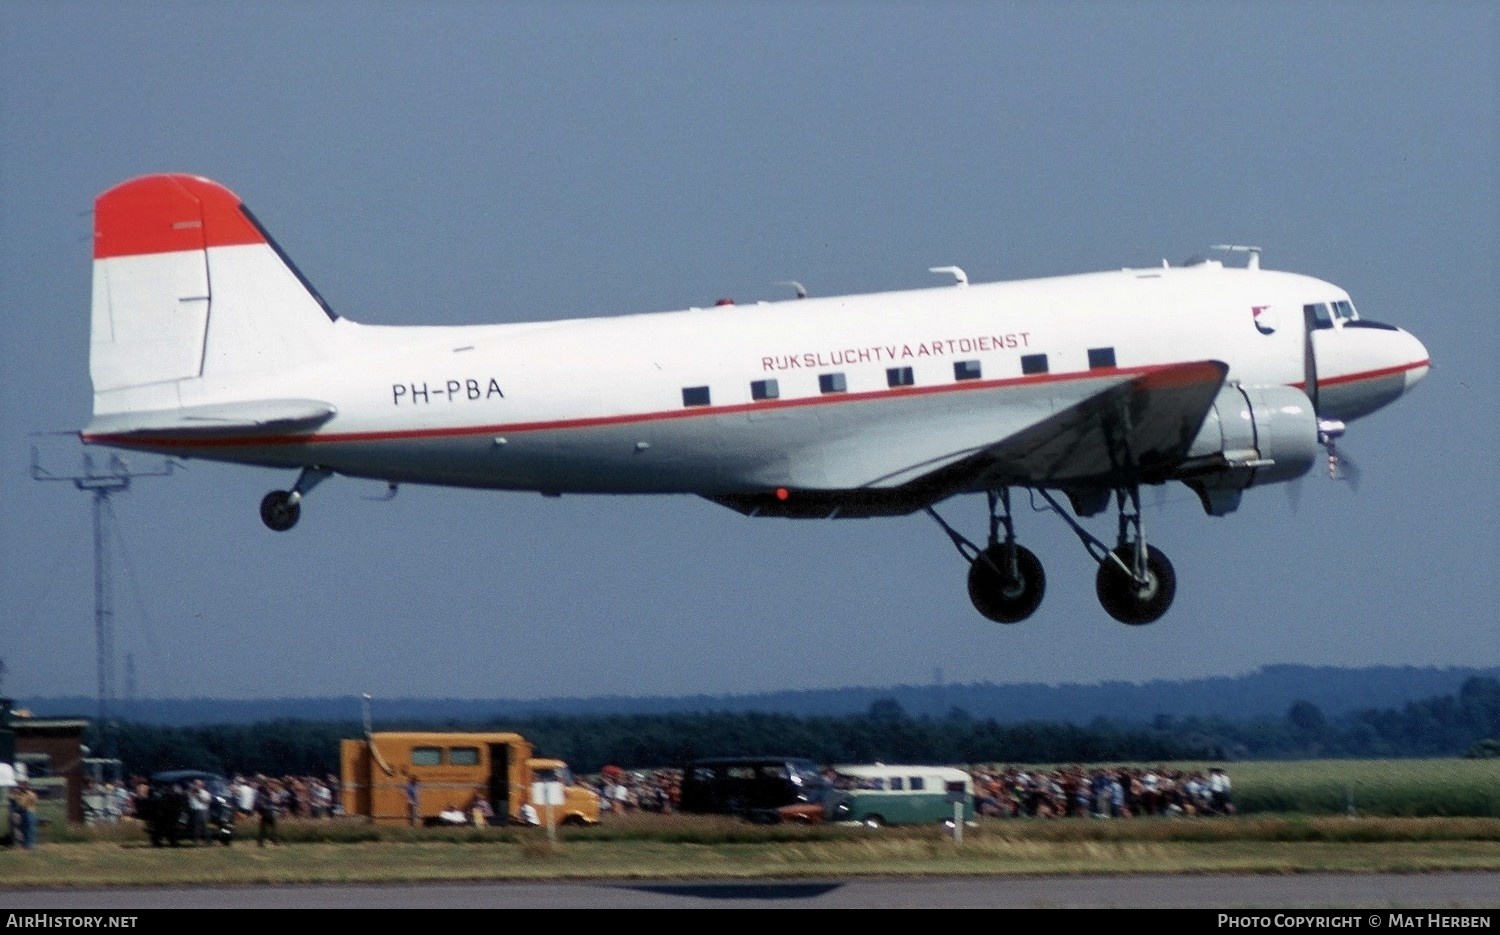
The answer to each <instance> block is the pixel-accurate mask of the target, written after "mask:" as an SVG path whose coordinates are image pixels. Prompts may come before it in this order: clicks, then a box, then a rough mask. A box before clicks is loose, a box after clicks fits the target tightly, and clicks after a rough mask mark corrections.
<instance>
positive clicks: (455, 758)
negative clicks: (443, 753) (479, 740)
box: [448, 747, 479, 766]
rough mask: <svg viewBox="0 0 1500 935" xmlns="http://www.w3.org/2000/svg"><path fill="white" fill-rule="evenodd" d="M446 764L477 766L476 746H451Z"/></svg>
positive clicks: (477, 754)
mask: <svg viewBox="0 0 1500 935" xmlns="http://www.w3.org/2000/svg"><path fill="white" fill-rule="evenodd" d="M448 764H449V765H450V766H478V765H479V748H478V747H453V748H451V749H450V750H449V751H448Z"/></svg>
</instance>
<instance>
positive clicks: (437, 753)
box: [411, 747, 443, 766]
mask: <svg viewBox="0 0 1500 935" xmlns="http://www.w3.org/2000/svg"><path fill="white" fill-rule="evenodd" d="M411 765H413V766H442V765H443V748H442V747H413V748H412V751H411Z"/></svg>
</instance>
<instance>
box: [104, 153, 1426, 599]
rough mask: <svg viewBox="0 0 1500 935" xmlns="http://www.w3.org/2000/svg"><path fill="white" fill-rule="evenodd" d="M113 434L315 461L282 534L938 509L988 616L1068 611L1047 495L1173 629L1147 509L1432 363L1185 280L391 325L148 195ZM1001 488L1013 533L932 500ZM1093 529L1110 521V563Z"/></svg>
mask: <svg viewBox="0 0 1500 935" xmlns="http://www.w3.org/2000/svg"><path fill="white" fill-rule="evenodd" d="M94 224H95V227H94V287H93V322H92V339H91V347H90V361H89V362H90V372H91V376H92V378H93V385H94V412H93V420H92V421H91V422H90V423H89V425H88V427H87V428H85V429H84V430H83V431H82V433H81V436H82V439H83V440H84V441H85V442H87V443H90V444H101V445H109V446H114V447H119V448H129V449H136V450H141V451H149V452H157V453H162V454H166V455H170V456H178V457H190V458H207V459H211V460H218V461H232V462H238V463H243V464H254V465H262V466H266V467H284V468H296V469H299V470H300V474H299V475H298V476H297V479H296V481H295V483H293V484H292V486H291V488H290V489H289V490H276V491H272V492H271V493H269V494H267V495H266V497H265V499H264V500H263V501H262V502H261V518H262V519H263V520H264V521H265V524H266V525H267V526H269V527H270V528H271V529H274V530H279V531H284V530H287V529H290V528H292V526H294V525H295V524H296V523H297V520H298V517H299V515H300V513H301V509H302V503H303V501H304V500H305V499H306V497H307V494H308V493H309V492H310V491H311V490H312V489H313V488H314V487H315V486H316V485H317V484H318V483H320V482H321V481H323V480H324V479H326V478H328V477H330V476H332V475H334V474H343V475H346V476H350V477H360V478H372V479H376V480H381V481H385V482H386V483H387V484H389V485H390V487H389V489H390V491H391V493H392V494H394V492H395V490H396V489H397V487H396V485H398V484H402V483H421V484H441V485H447V486H455V487H475V488H488V489H495V490H522V491H536V492H540V493H543V494H546V495H550V496H556V495H559V494H565V493H566V494H572V493H579V494H584V493H588V494H626V493H635V494H647V493H649V494H671V493H676V494H696V495H699V496H702V497H705V498H707V499H709V500H712V501H714V502H716V503H720V504H723V505H725V506H727V507H730V508H732V509H734V510H738V511H740V512H741V513H744V514H746V515H750V516H786V517H824V518H831V517H871V516H898V515H904V514H909V513H913V512H915V511H918V510H923V511H925V512H927V513H928V514H929V515H930V516H931V517H932V518H933V519H935V520H936V521H937V522H938V524H939V525H940V526H941V527H942V529H943V530H944V532H945V533H946V534H947V535H948V536H949V537H950V538H951V540H952V541H953V543H954V545H955V547H957V549H958V550H959V552H960V554H961V555H962V556H963V557H964V558H965V559H966V560H967V561H968V563H969V570H968V587H969V594H970V597H971V598H972V600H973V602H974V606H975V607H976V608H977V609H978V610H979V612H980V613H982V614H983V615H984V616H986V617H988V618H990V619H992V620H995V621H998V622H1001V623H1013V622H1016V621H1019V620H1023V619H1025V618H1026V617H1028V616H1030V615H1031V614H1032V613H1033V612H1034V611H1035V610H1036V608H1037V606H1038V605H1039V604H1040V602H1041V600H1042V597H1043V594H1044V592H1045V589H1046V577H1045V575H1044V573H1043V570H1042V566H1041V563H1040V562H1039V561H1038V560H1037V558H1036V556H1035V555H1034V554H1033V553H1032V552H1031V551H1030V550H1028V549H1026V548H1024V547H1023V546H1021V545H1019V544H1017V542H1016V535H1015V528H1014V522H1013V517H1012V513H1011V510H1010V502H1011V498H1010V493H1011V490H1012V489H1013V488H1020V489H1023V490H1027V491H1030V492H1032V494H1034V495H1037V496H1040V497H1042V498H1044V499H1045V500H1046V501H1047V502H1048V503H1049V504H1050V505H1051V506H1052V508H1053V509H1054V510H1055V511H1056V513H1057V514H1058V515H1059V516H1061V517H1062V518H1063V520H1064V521H1065V522H1067V523H1068V524H1069V526H1071V527H1072V529H1073V531H1074V532H1075V533H1076V534H1077V535H1078V536H1079V538H1080V539H1081V540H1082V541H1083V543H1084V546H1085V548H1086V549H1087V550H1088V551H1089V553H1090V555H1091V556H1092V557H1093V558H1094V559H1095V560H1096V561H1097V562H1098V566H1099V567H1098V573H1097V576H1096V590H1097V594H1098V597H1099V600H1100V602H1101V603H1102V605H1103V606H1104V609H1105V610H1106V611H1107V612H1108V613H1109V614H1110V615H1111V616H1113V617H1114V618H1116V619H1117V620H1120V621H1122V622H1124V623H1127V624H1142V623H1150V622H1152V621H1154V620H1156V619H1158V618H1160V617H1161V616H1162V614H1164V613H1165V612H1166V611H1167V609H1168V607H1169V606H1170V605H1171V602H1172V598H1173V595H1174V593H1175V590H1176V577H1175V573H1174V571H1173V568H1172V565H1171V563H1170V562H1168V560H1167V558H1166V556H1165V555H1163V554H1162V552H1161V551H1160V550H1158V549H1157V548H1156V547H1155V546H1152V545H1149V544H1148V543H1147V541H1146V534H1145V528H1144V526H1143V524H1142V519H1141V509H1140V488H1141V486H1142V485H1146V484H1163V483H1166V482H1169V481H1181V482H1183V483H1184V484H1186V485H1187V486H1188V487H1190V488H1192V489H1193V490H1194V491H1196V492H1197V494H1198V496H1199V498H1200V499H1201V501H1202V504H1203V508H1204V510H1205V511H1206V512H1207V513H1209V514H1210V515H1213V516H1222V515H1224V514H1227V513H1230V512H1233V511H1234V510H1235V509H1236V508H1237V507H1238V506H1239V503H1240V498H1241V494H1242V493H1243V492H1244V491H1245V490H1246V489H1248V488H1250V487H1254V486H1258V485H1262V484H1271V483H1278V482H1283V481H1290V480H1293V479H1295V478H1297V477H1300V476H1301V475H1303V474H1304V473H1306V472H1307V471H1308V470H1309V468H1310V467H1311V466H1312V465H1313V463H1314V462H1315V460H1317V458H1318V456H1319V454H1320V453H1321V452H1323V451H1325V450H1326V452H1327V455H1328V459H1329V464H1330V469H1332V467H1333V465H1334V464H1336V452H1335V449H1334V440H1335V439H1337V438H1338V437H1339V436H1340V435H1342V434H1343V432H1344V427H1345V424H1346V423H1347V422H1349V421H1352V420H1354V419H1357V418H1359V417H1361V416H1364V415H1368V414H1369V413H1371V412H1374V411H1375V410H1377V409H1379V408H1381V407H1383V406H1385V405H1388V404H1389V403H1391V402H1393V401H1394V400H1396V399H1397V398H1399V397H1400V396H1401V395H1403V394H1404V393H1406V392H1407V391H1408V390H1410V389H1411V388H1412V387H1413V386H1414V385H1415V384H1416V383H1417V382H1418V381H1419V380H1421V379H1422V377H1423V376H1425V375H1426V373H1427V371H1428V367H1429V361H1428V354H1427V349H1426V348H1424V347H1423V346H1422V344H1421V342H1419V341H1418V340H1417V339H1416V338H1415V337H1413V336H1412V335H1410V334H1408V333H1407V332H1405V331H1403V330H1401V329H1399V328H1395V327H1392V326H1390V325H1384V324H1378V323H1376V322H1373V321H1369V320H1367V319H1363V318H1361V317H1360V316H1359V315H1358V313H1357V312H1356V311H1355V309H1354V305H1353V303H1352V302H1351V301H1350V299H1349V295H1348V293H1346V292H1345V291H1344V290H1343V289H1340V288H1339V287H1337V286H1335V285H1332V284H1331V283H1327V282H1323V281H1321V280H1318V279H1314V278H1311V277H1308V276H1302V275H1297V274H1293V273H1285V272H1273V271H1270V270H1264V269H1261V268H1260V250H1259V248H1256V247H1241V246H1229V247H1223V248H1220V249H1231V250H1240V251H1244V252H1246V253H1247V254H1248V262H1247V264H1246V265H1245V266H1244V267H1230V268H1226V267H1225V266H1224V265H1223V264H1222V263H1220V262H1218V261H1213V260H1195V261H1192V262H1190V263H1188V264H1187V265H1185V266H1180V267H1170V266H1168V265H1167V264H1165V263H1163V265H1162V266H1161V267H1153V268H1149V269H1122V270H1118V271H1110V272H1100V273H1088V274H1083V275H1076V276H1060V277H1054V278H1047V279H1032V280H1024V281H1017V282H1000V283H990V284H973V285H970V284H969V282H968V278H967V277H966V276H965V275H964V273H963V271H962V270H961V269H959V268H957V267H938V268H935V269H934V270H933V272H940V273H946V274H951V275H952V277H953V278H954V279H955V280H956V282H955V283H954V284H944V285H942V286H939V287H936V288H925V289H917V290H911V291H902V292H886V293H877V294H871V295H853V296H839V297H833V298H802V297H801V296H802V295H804V294H805V293H804V290H802V288H801V287H800V285H799V284H796V283H789V285H794V286H797V291H798V295H799V297H798V298H789V299H788V300H787V301H781V302H771V303H765V302H761V303H756V304H754V305H734V304H732V303H725V302H721V303H720V304H719V305H717V306H715V307H709V308H690V309H687V310H684V311H675V312H662V313H658V314H639V315H624V316H619V317H609V318H583V319H575V320H570V321H545V322H534V323H525V324H500V325H478V326H469V325H465V326H453V327H377V326H369V325H360V324H356V323H354V322H352V321H350V320H348V319H347V318H343V317H341V316H339V315H337V314H335V313H334V311H333V310H332V309H331V308H330V307H329V306H328V304H327V303H326V302H324V301H323V299H322V298H321V297H320V296H319V295H318V293H317V292H316V291H315V290H314V289H313V288H312V286H311V285H309V283H308V281H307V280H306V278H304V277H303V275H302V274H301V272H299V271H298V269H297V267H296V266H294V265H293V264H292V262H291V260H290V259H289V258H288V257H287V256H286V254H285V253H284V252H283V251H282V250H281V249H280V248H279V247H278V246H277V244H276V242H275V241H274V240H272V239H271V237H270V235H269V234H268V233H266V230H265V228H264V227H262V226H261V224H260V222H259V221H257V220H256V218H255V217H254V216H253V215H252V214H251V213H250V212H249V210H248V209H246V208H245V206H244V205H243V204H242V203H241V201H240V199H239V197H237V196H236V195H235V194H234V193H233V192H231V191H229V190H228V189H227V188H224V187H223V186H221V185H219V184H217V183H215V182H212V181H210V180H208V179H204V178H199V177H195V176H189V175H151V176H145V177H142V178H137V179H133V180H131V181H128V182H124V183H123V184H121V185H119V186H117V187H115V188H112V189H110V190H109V191H107V192H105V193H104V194H102V195H100V196H99V199H98V201H97V204H96V210H95V214H94ZM964 493H984V494H986V495H987V497H988V501H989V535H988V537H987V540H986V541H985V542H984V544H983V545H980V544H977V543H974V542H972V541H970V540H969V539H967V538H965V537H964V536H963V535H961V534H960V533H959V532H958V531H957V530H955V529H954V528H953V527H952V526H951V525H949V524H948V523H947V522H946V521H945V520H944V519H943V518H942V517H940V516H939V515H938V514H937V512H936V511H935V510H934V509H933V507H934V505H935V504H937V503H939V502H940V501H943V500H945V499H947V498H949V497H952V496H955V495H957V494H964ZM1058 494H1062V495H1063V496H1065V497H1066V499H1067V500H1068V501H1069V504H1070V506H1071V508H1072V513H1073V514H1076V515H1077V517H1090V516H1094V515H1096V514H1098V513H1100V512H1101V511H1103V510H1105V509H1106V508H1107V507H1109V506H1110V503H1111V501H1113V502H1114V504H1115V508H1116V510H1117V512H1118V515H1119V524H1118V535H1117V538H1116V541H1115V543H1114V544H1113V545H1110V544H1107V543H1105V542H1103V541H1101V540H1100V539H1099V538H1097V537H1095V536H1094V535H1092V534H1090V533H1089V532H1088V531H1087V530H1086V529H1085V528H1084V527H1083V525H1082V524H1081V523H1080V522H1079V521H1078V519H1077V518H1075V517H1074V516H1073V515H1070V513H1069V511H1068V509H1066V508H1065V507H1064V506H1063V505H1062V504H1061V503H1059V501H1058V499H1057V495H1058Z"/></svg>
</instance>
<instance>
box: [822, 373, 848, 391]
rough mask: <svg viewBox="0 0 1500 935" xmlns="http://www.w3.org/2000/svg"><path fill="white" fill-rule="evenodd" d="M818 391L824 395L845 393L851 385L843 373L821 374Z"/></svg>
mask: <svg viewBox="0 0 1500 935" xmlns="http://www.w3.org/2000/svg"><path fill="white" fill-rule="evenodd" d="M818 389H819V390H820V391H821V392H824V393H844V392H847V391H848V389H849V383H848V381H847V380H845V379H844V375H843V374H842V373H820V374H818Z"/></svg>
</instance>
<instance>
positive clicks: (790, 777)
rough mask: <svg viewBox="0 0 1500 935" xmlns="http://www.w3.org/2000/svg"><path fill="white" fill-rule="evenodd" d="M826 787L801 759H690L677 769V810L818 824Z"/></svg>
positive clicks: (815, 768) (813, 767)
mask: <svg viewBox="0 0 1500 935" xmlns="http://www.w3.org/2000/svg"><path fill="white" fill-rule="evenodd" d="M831 791H832V786H831V785H829V783H828V780H826V779H825V778H824V777H823V774H822V772H821V771H820V770H819V769H818V764H816V763H814V762H813V761H812V760H809V759H806V758H803V757H791V756H735V757H717V758H713V759H700V760H693V761H691V762H689V763H687V764H686V765H685V766H684V767H683V770H682V800H681V801H682V805H681V807H682V811H684V812H687V813H688V814H696V815H738V816H740V817H741V818H745V819H747V820H749V821H754V822H759V823H761V824H776V823H779V822H796V823H801V824H813V823H816V822H821V821H822V820H823V818H824V812H825V809H826V806H827V801H828V797H829V793H830V792H831Z"/></svg>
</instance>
